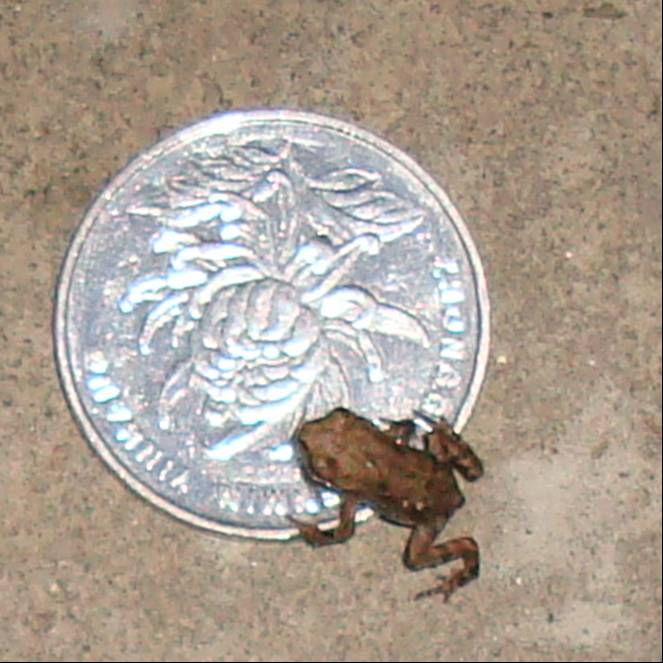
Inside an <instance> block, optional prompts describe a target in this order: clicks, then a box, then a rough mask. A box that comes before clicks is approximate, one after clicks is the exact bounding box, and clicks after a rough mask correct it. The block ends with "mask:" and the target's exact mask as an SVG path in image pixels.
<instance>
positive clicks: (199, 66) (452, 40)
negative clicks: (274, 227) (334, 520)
mask: <svg viewBox="0 0 663 663" xmlns="http://www.w3.org/2000/svg"><path fill="white" fill-rule="evenodd" d="M660 25H661V9H660V4H659V3H658V2H655V1H653V0H633V1H627V0H614V2H602V1H601V0H577V1H574V0H545V1H543V0H541V1H539V0H525V1H522V2H517V1H515V0H512V1H510V2H506V1H505V2H487V1H486V0H481V1H479V0H470V1H463V0H450V1H440V2H431V1H424V0H384V1H378V0H372V1H368V0H366V1H362V2H352V1H350V0H347V1H344V0H326V1H322V0H299V1H297V0H273V1H268V0H250V1H246V2H242V1H239V0H227V1H222V0H219V1H214V0H198V1H195V0H186V1H185V0H181V1H180V0H164V1H162V2H148V1H147V0H76V1H66V0H24V1H21V0H3V2H2V3H1V5H0V81H1V84H0V254H1V256H2V258H1V260H0V282H1V284H2V287H1V290H0V293H1V294H0V347H1V355H0V364H1V365H0V449H1V450H2V462H1V463H0V478H1V484H0V485H1V486H2V488H1V490H0V658H1V659H2V660H7V661H11V660H21V661H27V660H39V661H42V660H44V661H45V660H50V661H64V660H80V661H85V660H107V661H121V660H129V661H158V660H172V661H194V660H204V661H214V660H250V661H285V660H295V661H307V660H310V661H332V660H362V661H364V660H365V661H369V660H371V661H388V660H390V661H401V660H402V661H406V660H413V661H461V660H468V661H469V660H490V661H501V660H504V661H512V660H515V661H521V660H528V661H531V660H534V661H571V660H573V661H593V660H605V661H621V660H637V661H654V660H660V657H661V633H660V628H661V512H660V508H661V468H660V463H661V406H660V398H661V345H660V333H661V301H660V295H661V262H660V261H661V226H660V223H661V209H660V206H661V175H660V173H661V143H660V141H661V96H660V76H661V64H660V56H661V36H660ZM264 106H272V107H273V106H287V107H295V108H302V109H308V110H315V111H318V112H322V113H326V114H331V115H336V116H338V117H340V118H345V119H350V120H353V121H356V122H358V123H360V124H361V125H363V126H365V127H366V128H368V129H370V130H372V131H375V132H377V133H379V134H381V135H382V136H384V137H386V138H387V139H388V140H390V141H391V142H393V143H394V144H396V145H397V146H399V147H401V148H402V149H404V150H405V151H406V152H408V153H409V154H411V155H412V156H413V157H415V158H416V159H417V160H418V161H419V162H420V163H421V164H422V165H423V166H424V167H425V168H426V169H427V170H428V171H429V172H430V173H431V174H432V175H433V176H434V177H435V178H436V179H437V180H438V181H439V182H440V183H441V184H442V185H443V186H444V187H445V188H446V189H447V190H448V192H449V193H450V195H451V196H452V198H453V200H454V201H455V202H456V203H457V205H458V206H459V208H460V210H461V211H462V213H463V215H464V216H465V218H466V219H467V223H468V226H469V228H470V230H471V232H472V234H473V236H474V238H475V240H476V242H477V245H478V247H479V250H480V253H481V255H482V257H483V260H484V263H485V267H486V271H487V275H488V279H489V285H490V294H491V299H492V306H493V319H492V322H493V341H492V348H491V359H490V364H489V370H488V375H487V379H486V383H485V387H484V389H483V391H482V394H481V397H480V399H479V402H478V404H477V407H476V410H475V414H474V415H473V417H472V419H471V420H470V422H469V425H468V426H467V428H466V435H467V438H468V439H469V440H470V441H471V442H473V443H474V445H475V446H476V448H477V449H478V450H479V452H480V454H481V455H482V456H483V458H484V459H485V461H486V465H487V468H488V474H487V476H486V477H485V479H483V480H482V481H481V482H479V483H477V484H476V485H473V486H471V487H468V489H467V491H466V495H467V497H468V502H467V506H466V507H465V508H464V509H463V511H462V512H460V513H459V514H458V515H457V516H456V517H455V519H454V521H453V522H452V524H451V525H450V527H449V530H448V534H449V535H458V534H461V533H472V534H473V535H474V536H475V537H476V538H477V539H478V540H479V542H480V543H481V546H482V550H483V573H482V577H481V579H480V580H479V581H477V582H475V583H473V584H472V585H471V586H468V587H467V588H465V589H464V590H463V591H462V592H460V593H459V594H458V595H456V596H455V597H454V598H453V600H452V602H451V603H450V604H448V605H443V604H442V603H441V602H440V601H436V600H428V601H422V602H413V601H412V596H413V595H414V594H415V593H416V592H417V591H419V590H421V589H423V588H426V587H429V586H430V584H431V582H432V580H433V578H434V575H435V572H432V571H431V572H423V573H419V574H413V573H409V572H408V571H406V570H405V569H404V568H403V567H402V566H401V562H400V554H401V550H402V548H403V545H404V542H405V538H406V534H407V532H406V531H405V530H402V529H399V528H395V527H392V526H389V525H387V524H385V523H383V522H380V521H377V520H376V521H372V522H370V523H369V524H367V525H366V526H364V527H362V528H360V531H359V533H358V534H357V536H356V537H355V538H354V539H353V540H352V541H351V542H349V543H347V544H346V545H343V546H336V547H333V548H331V549H326V550H323V551H313V550H311V549H309V548H307V547H305V546H304V545H303V544H301V543H293V544H286V545H276V544H263V543H250V542H242V541H234V540H227V539H223V538H217V537H215V536H211V535H209V534H205V533H201V532H198V531H195V530H192V529H190V528H188V527H186V526H184V525H182V524H180V523H178V522H175V521H174V520H172V519H171V518H169V517H167V516H165V515H163V514H161V513H159V512H158V511H156V510H155V509H153V508H151V507H150V506H148V505H147V504H145V503H143V502H142V501H141V500H140V499H138V498H137V497H135V496H134V495H133V494H132V493H130V491H128V490H127V489H126V488H125V487H124V486H123V485H122V484H121V483H120V482H119V481H117V480H116V479H115V478H114V477H113V476H112V475H111V474H110V473H109V472H108V471H107V470H106V469H105V467H104V466H103V465H102V463H101V462H100V460H98V458H97V457H96V456H95V455H94V454H93V453H92V451H91V450H90V449H89V448H88V446H87V445H86V443H85V442H84V440H83V439H82V438H81V435H80V434H79V432H78V429H77V428H76V426H75V425H74V423H73V421H72V419H71V417H70V415H69V412H68V410H67V407H66V405H65V403H64V400H63V397H62V394H61V392H60V389H59V386H58V382H57V379H56V375H55V372H54V368H53V360H52V355H51V340H50V323H51V317H50V316H51V306H52V292H53V286H54V282H55V279H56V276H57V272H58V268H59V265H60V262H61V259H62V257H63V254H64V251H65V249H66V247H67V242H68V238H69V236H70V233H71V232H72V230H73V229H74V228H75V226H76V224H77V222H78V220H79V219H80V217H81V214H82V212H83V210H84V209H85V207H86V205H87V204H88V203H89V201H90V200H91V199H92V198H93V196H94V195H95V193H96V192H97V191H98V190H99V188H100V186H102V184H103V183H104V181H105V180H106V178H108V177H110V176H112V174H113V173H114V172H116V171H117V169H118V168H119V167H121V166H122V165H124V163H125V162H126V161H127V159H128V158H129V157H130V156H131V155H133V154H134V153H136V152H137V151H139V150H140V149H142V148H144V147H146V146H148V145H150V144H151V143H152V142H154V140H155V139H156V138H157V137H158V135H160V134H161V133H163V132H167V131H168V130H170V129H172V128H174V127H177V126H180V125H182V124H186V123H189V122H191V121H192V120H194V119H196V118H198V117H201V116H204V115H207V114H208V113H210V112H212V111H214V110H216V109H226V108H234V107H264Z"/></svg>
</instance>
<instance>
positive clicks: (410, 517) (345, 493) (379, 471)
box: [293, 408, 483, 601]
mask: <svg viewBox="0 0 663 663" xmlns="http://www.w3.org/2000/svg"><path fill="white" fill-rule="evenodd" d="M388 423H389V425H388V427H387V428H385V429H384V430H383V429H381V428H378V427H377V426H376V425H374V424H373V423H372V422H371V421H369V420H368V419H365V418H363V417H360V416H358V415H356V414H354V413H352V412H350V411H349V410H346V409H344V408H337V409H335V410H333V411H332V412H330V413H329V414H328V415H326V416H325V417H323V418H321V419H317V420H314V421H310V422H308V423H305V424H303V425H302V426H301V428H300V429H299V431H298V434H297V438H298V442H299V448H300V450H301V455H302V460H303V468H304V471H305V473H306V475H307V476H308V477H309V478H310V479H311V480H312V481H313V482H315V483H318V484H322V485H324V486H327V487H329V488H333V489H336V490H338V491H340V494H341V503H340V516H339V522H338V525H337V526H336V527H335V528H333V529H327V530H322V529H320V528H319V527H317V526H316V525H312V524H307V523H304V522H301V521H298V520H294V519H293V522H294V524H295V525H296V526H297V528H298V529H299V532H300V534H301V536H302V538H303V539H304V540H305V541H306V542H307V543H309V544H310V545H312V546H325V545H329V544H334V543H342V542H343V541H347V540H348V539H349V538H350V537H351V536H352V535H353V534H354V517H355V512H356V510H357V508H358V506H359V504H368V505H370V506H371V507H372V508H373V509H374V510H375V511H376V512H377V513H378V514H379V515H380V516H382V517H383V518H384V519H386V520H388V521H391V522H393V523H396V524H399V525H404V526H406V527H410V528H411V529H412V531H411V533H410V537H409V539H408V542H407V545H406V546H405V552H404V554H403V562H404V564H405V566H406V567H407V568H408V569H410V570H412V571H418V570H420V569H424V568H428V567H433V566H438V565H439V564H444V563H446V562H451V561H454V560H461V561H462V567H460V568H458V569H457V570H455V571H453V572H452V573H451V574H450V575H448V576H446V577H443V578H441V582H440V584H439V585H437V586H436V587H434V588H432V589H429V590H427V591H424V592H420V593H419V594H417V595H416V597H415V598H423V597H425V596H432V595H434V594H442V595H443V597H444V600H445V601H447V600H448V598H449V596H451V594H452V593H453V592H454V591H455V590H456V589H458V588H459V587H461V586H463V585H465V584H467V583H468V582H470V581H471V580H473V579H474V578H476V577H477V576H478V575H479V547H478V545H477V543H476V541H475V540H474V539H473V538H470V537H462V538H458V539H453V540H451V541H446V542H444V543H438V544H435V538H436V537H437V535H438V534H439V533H440V532H441V531H442V529H443V528H444V526H445V525H446V523H447V521H448V520H449V518H451V516H452V515H453V513H454V512H455V511H456V510H457V509H459V508H460V507H461V506H463V503H464V502H465V499H464V497H463V495H462V494H461V492H460V489H459V487H458V483H457V482H456V478H455V476H454V471H457V472H458V473H459V474H460V475H461V476H463V477H464V478H465V479H467V480H468V481H474V480H475V479H478V478H479V477H480V476H481V475H482V474H483V466H482V464H481V461H480V460H479V459H478V458H477V456H476V455H475V453H474V451H472V449H471V448H470V446H469V445H468V444H467V443H466V442H464V441H463V440H462V439H461V438H460V436H459V435H458V434H457V433H455V432H454V430H453V428H452V427H451V425H450V424H449V423H448V422H447V421H445V420H444V419H441V420H439V421H437V422H435V423H434V424H432V431H431V432H430V433H427V434H425V435H424V438H423V440H424V449H423V450H419V449H415V448H413V447H411V446H409V444H408V443H409V441H410V440H411V438H412V436H413V435H414V433H415V424H414V422H412V421H394V422H388Z"/></svg>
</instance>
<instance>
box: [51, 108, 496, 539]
mask: <svg viewBox="0 0 663 663" xmlns="http://www.w3.org/2000/svg"><path fill="white" fill-rule="evenodd" d="M55 335H56V347H57V359H58V363H59V370H60V375H61V379H62V383H63V387H64V390H65V393H66V395H67V397H68V400H69V402H70V405H71V408H72V410H73V412H74V414H75V416H76V418H77V420H78V422H79V423H80V425H81V427H82V430H83V432H84V434H85V435H86V437H87V438H88V439H89V441H90V443H91V444H92V446H93V447H94V448H95V449H96V450H97V451H98V452H99V454H100V455H101V456H102V457H103V459H104V460H105V461H106V463H108V465H109V466H110V467H111V468H112V469H113V470H114V471H115V472H116V473H117V474H118V475H119V476H120V477H121V478H122V479H123V480H124V481H125V482H126V483H127V484H128V485H129V486H130V487H131V488H133V489H134V490H136V491H137V492H138V493H139V494H140V495H142V496H143V497H145V498H147V499H148V500H150V501H151V502H152V503H154V504H155V505H157V506H159V507H161V508H162V509H165V510H166V511H167V512H169V513H170V514H172V515H174V516H176V517H178V518H181V519H183V520H185V521H187V522H189V523H191V524H194V525H197V526H200V527H204V528H207V529H209V530H214V531H217V532H223V533H227V534H235V535H240V536H248V537H255V538H265V539H286V538H289V537H291V536H293V535H295V534H296V530H295V529H293V527H292V525H291V521H290V520H289V517H291V516H295V517H298V518H302V517H304V516H309V517H310V518H312V519H313V520H314V521H317V522H320V523H323V524H324V523H328V522H331V521H332V520H333V519H334V517H335V515H336V514H335V508H336V506H337V505H338V501H339V498H338V495H337V494H336V493H334V492H333V491H332V490H327V489H322V488H320V487H317V486H313V485H311V484H310V483H308V482H307V481H306V480H305V479H304V477H303V476H302V473H301V469H300V459H299V458H298V453H297V448H296V445H295V444H293V441H292V439H293V434H294V433H295V431H296V429H297V427H298V425H299V424H300V423H301V422H302V421H304V420H307V419H311V418H315V417H319V416H322V415H324V414H325V413H326V412H328V411H329V410H331V409H333V408H334V407H337V406H340V405H344V406H346V407H349V408H350V409H352V410H354V411H356V412H358V413H361V414H363V415H364V416H368V417H371V418H379V417H389V418H392V419H402V418H411V417H412V416H413V413H415V412H421V413H423V414H425V415H428V416H429V417H432V418H435V417H437V416H439V415H444V416H446V417H447V418H449V419H450V420H452V421H455V424H456V427H457V428H458V429H459V428H461V427H462V426H463V424H464V423H465V421H466V420H467V418H468V416H469V414H470V411H471V409H472V406H473V404H474V402H475V400H476V397H477V394H478V391H479V387H480V384H481V381H482V379H483V374H484V369H485V364H486V358H487V352H488V297H487V291H486V284H485V280H484V275H483V271H482V268H481V262H480V260H479V257H478V254H477V251H476V249H475V247H474V244H473V242H472V240H471V238H470V235H469V233H468V231H467V229H466V227H465V225H464V223H463V221H462V220H461V218H460V215H459V214H458V212H457V211H456V209H455V208H454V207H453V205H452V204H451V202H450V201H449V199H448V198H447V196H446V195H445V193H444V192H443V191H442V190H441V189H440V188H439V187H438V186H437V185H436V184H435V183H434V182H433V181H432V179H431V178H430V177H429V176H428V175H427V174H426V173H425V172H424V171H422V169H421V168H419V167H418V166H417V165H416V164H415V163H414V162H413V161H412V160H411V159H410V158H408V157H407V156H405V155H404V154H403V153H402V152H400V151H399V150H397V149H396V148H394V147H393V146H391V145H390V144H388V143H386V142H385V141H383V140H381V139H379V138H377V137H375V136H373V135H372V134H370V133H368V132H366V131H364V130H362V129H359V128H357V127H355V126H352V125H350V124H347V123H345V122H341V121H338V120H332V119H329V118H326V117H322V116H319V115H313V114H309V113H301V112H293V111H286V110H276V111H273V110H272V111H250V112H231V113H226V114H222V115H217V116H213V117H211V118H209V119H206V120H204V121H201V122H199V123H198V124H195V125H193V126H190V127H188V128H185V129H183V130H182V131H180V132H178V133H176V134H174V135H172V136H171V137H169V138H167V139H166V140H163V141H162V142H160V143H158V144H157V145H156V146H154V147H152V148H151V149H149V150H147V151H146V152H144V153H143V154H141V155H140V156H139V157H138V158H136V159H135V160H134V161H133V162H132V163H130V164H129V165H128V166H127V167H126V168H125V169H124V170H123V171H122V172H121V173H120V174H118V175H117V177H116V178H115V179H114V180H113V181H112V182H111V183H110V184H109V185H108V187H107V188H106V189H105V190H104V191H103V193H101V195H100V196H99V197H98V198H97V200H96V201H95V203H94V204H93V205H92V207H91V208H90V209H89V211H88V212H87V214H86V215H85V218H84V219H83V221H82V223H81V225H80V227H79V228H78V230H77V232H76V234H75V236H74V238H73V240H72V243H71V246H70V248H69V251H68V254H67V257H66V260H65V263H64V266H63V270H62V274H61V281H60V285H59V290H58V297H57V311H56V317H55ZM369 514H370V510H368V509H365V510H364V511H363V512H362V514H361V517H362V518H366V517H367V516H368V515H369Z"/></svg>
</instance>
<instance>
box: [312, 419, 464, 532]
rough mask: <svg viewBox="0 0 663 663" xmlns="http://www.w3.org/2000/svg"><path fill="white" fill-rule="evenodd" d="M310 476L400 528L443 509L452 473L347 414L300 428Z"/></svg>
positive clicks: (451, 489) (452, 488)
mask: <svg viewBox="0 0 663 663" xmlns="http://www.w3.org/2000/svg"><path fill="white" fill-rule="evenodd" d="M299 439H300V442H301V444H302V447H303V449H304V451H305V455H306V459H307V461H308V464H309V469H310V472H311V474H312V475H313V477H314V478H316V479H318V480H320V481H322V482H323V483H326V484H328V485H331V486H333V487H334V488H337V489H339V490H341V491H344V492H346V493H352V494H354V495H355V496H357V497H358V498H359V499H360V500H361V501H363V502H367V503H369V504H371V505H372V506H373V507H374V508H375V509H376V510H377V511H378V512H379V513H380V514H381V515H383V516H385V517H387V518H390V519H392V520H395V521H397V522H400V523H403V524H411V523H414V522H421V521H422V520H426V519H427V518H428V517H431V518H432V517H434V515H435V514H438V513H440V512H441V511H445V510H446V505H445V503H444V502H445V500H446V499H447V496H448V495H449V494H450V493H457V490H458V489H457V486H456V482H455V479H454V477H453V474H452V472H451V470H450V468H448V467H447V466H446V465H443V464H440V463H438V462H437V461H436V460H435V459H434V458H433V456H431V455H430V454H429V453H427V452H424V451H418V450H416V449H412V448H410V447H407V446H405V445H400V444H397V443H396V442H395V441H394V440H393V439H392V438H391V437H389V436H388V435H387V434H385V433H384V432H382V431H380V430H379V429H378V428H376V427H375V426H374V425H373V424H372V423H371V422H370V421H368V420H367V419H363V418H361V417H357V416H356V415H354V414H352V413H350V412H348V411H347V410H340V409H339V410H334V412H332V413H331V414H329V415H328V416H327V417H325V418H324V419H319V420H317V421H314V422H311V423H309V424H306V425H305V426H304V427H303V428H302V430H301V431H300V435H299Z"/></svg>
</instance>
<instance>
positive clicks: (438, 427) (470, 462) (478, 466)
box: [425, 419, 483, 481]
mask: <svg viewBox="0 0 663 663" xmlns="http://www.w3.org/2000/svg"><path fill="white" fill-rule="evenodd" d="M425 439H426V446H427V449H428V451H430V453H432V454H433V456H435V458H437V460H438V461H440V462H441V463H445V464H450V465H452V466H453V468H454V469H456V470H458V471H459V472H460V473H461V474H462V475H463V477H465V479H467V480H468V481H474V480H476V479H478V478H479V477H481V476H483V464H482V463H481V461H480V460H479V458H478V456H477V455H476V454H475V453H474V451H473V450H472V447H471V446H470V445H469V444H468V443H467V442H465V441H463V440H462V439H461V437H460V435H458V433H456V432H455V431H454V430H453V428H452V427H451V425H450V424H449V423H448V422H447V421H445V420H444V419H441V420H440V421H438V422H437V423H436V424H435V426H434V428H433V430H432V432H430V433H428V435H426V438H425Z"/></svg>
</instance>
